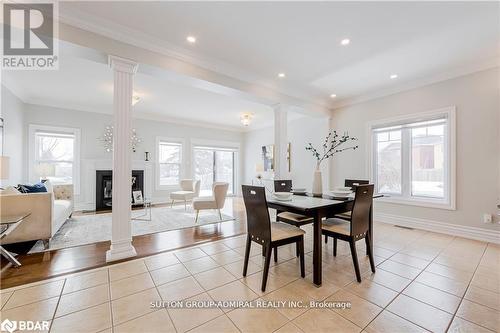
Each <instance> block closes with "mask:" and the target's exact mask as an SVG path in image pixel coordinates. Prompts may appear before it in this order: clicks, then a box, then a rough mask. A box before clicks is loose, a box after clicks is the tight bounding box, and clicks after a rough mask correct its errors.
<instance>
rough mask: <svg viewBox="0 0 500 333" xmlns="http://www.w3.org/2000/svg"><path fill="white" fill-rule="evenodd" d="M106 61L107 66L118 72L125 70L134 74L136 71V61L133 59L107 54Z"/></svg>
mask: <svg viewBox="0 0 500 333" xmlns="http://www.w3.org/2000/svg"><path fill="white" fill-rule="evenodd" d="M108 63H109V67H111V68H112V69H114V70H116V71H119V72H125V73H129V74H135V73H136V72H137V67H138V63H137V62H135V61H134V60H130V59H126V58H122V57H118V56H114V55H109V56H108Z"/></svg>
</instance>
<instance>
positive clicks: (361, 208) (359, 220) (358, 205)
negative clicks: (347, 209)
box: [351, 184, 373, 236]
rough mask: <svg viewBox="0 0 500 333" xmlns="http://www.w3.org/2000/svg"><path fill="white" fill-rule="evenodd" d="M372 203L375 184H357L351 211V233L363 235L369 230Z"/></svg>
mask: <svg viewBox="0 0 500 333" xmlns="http://www.w3.org/2000/svg"><path fill="white" fill-rule="evenodd" d="M372 204H373V184H368V185H358V186H356V196H355V197H354V203H353V206H352V212H351V235H353V236H355V235H361V234H364V233H366V232H367V231H368V228H369V225H370V214H371V212H370V210H371V208H372Z"/></svg>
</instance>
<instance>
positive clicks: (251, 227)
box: [241, 185, 305, 292]
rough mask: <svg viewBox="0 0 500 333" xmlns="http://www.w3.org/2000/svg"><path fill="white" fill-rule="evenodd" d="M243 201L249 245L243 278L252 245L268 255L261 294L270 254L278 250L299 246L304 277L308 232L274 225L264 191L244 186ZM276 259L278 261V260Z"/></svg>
mask: <svg viewBox="0 0 500 333" xmlns="http://www.w3.org/2000/svg"><path fill="white" fill-rule="evenodd" d="M241 188H242V192H243V201H244V203H245V209H246V212H247V232H248V234H247V243H246V248H245V261H244V264H243V276H246V275H247V268H248V260H249V256H250V248H251V245H252V242H255V243H257V244H259V245H261V246H262V248H263V250H264V252H265V259H264V271H263V272H262V286H261V290H262V291H263V292H264V291H266V284H267V276H268V274H269V264H270V262H271V251H272V249H274V251H275V253H276V250H277V248H278V247H279V246H282V245H287V244H291V243H296V244H297V247H298V248H299V251H300V253H299V254H300V276H302V277H305V266H304V234H305V231H304V230H302V229H300V228H297V227H294V226H292V225H289V224H286V223H282V222H271V219H270V218H269V209H268V207H267V200H266V192H265V189H264V187H261V186H249V185H242V186H241ZM275 258H276V257H275Z"/></svg>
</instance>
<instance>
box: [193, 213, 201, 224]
mask: <svg viewBox="0 0 500 333" xmlns="http://www.w3.org/2000/svg"><path fill="white" fill-rule="evenodd" d="M198 214H200V211H199V210H197V211H196V218H195V219H194V223H197V222H198Z"/></svg>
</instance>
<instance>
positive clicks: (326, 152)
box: [306, 131, 359, 168]
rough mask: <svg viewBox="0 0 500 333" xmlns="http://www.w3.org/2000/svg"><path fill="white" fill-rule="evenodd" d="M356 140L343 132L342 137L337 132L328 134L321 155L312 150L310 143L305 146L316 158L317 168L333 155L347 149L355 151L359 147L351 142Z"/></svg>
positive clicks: (314, 149)
mask: <svg viewBox="0 0 500 333" xmlns="http://www.w3.org/2000/svg"><path fill="white" fill-rule="evenodd" d="M357 140H358V139H357V138H355V137H352V136H350V135H349V133H347V132H344V134H343V135H342V136H339V134H337V131H333V132H330V133H328V135H327V136H326V139H325V141H324V142H323V146H322V148H323V149H322V152H321V153H320V152H319V151H318V150H317V149H316V148H314V147H313V145H312V143H310V142H309V143H308V144H307V146H306V150H308V151H310V152H311V153H312V154H313V156H314V157H315V158H316V160H317V164H316V166H317V167H318V168H319V166H320V165H321V162H323V161H324V160H327V159H329V158H330V157H332V156H333V155H335V154H338V153H341V152H343V151H345V150H349V149H352V150H356V149H357V148H358V147H359V146H358V145H354V142H353V141H357ZM347 145H348V146H347ZM346 146H347V147H346Z"/></svg>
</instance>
